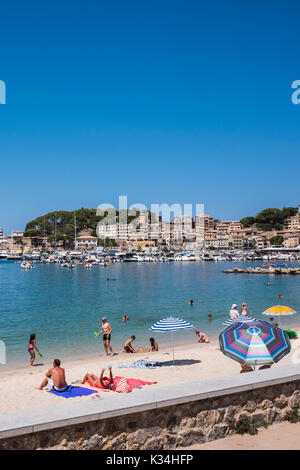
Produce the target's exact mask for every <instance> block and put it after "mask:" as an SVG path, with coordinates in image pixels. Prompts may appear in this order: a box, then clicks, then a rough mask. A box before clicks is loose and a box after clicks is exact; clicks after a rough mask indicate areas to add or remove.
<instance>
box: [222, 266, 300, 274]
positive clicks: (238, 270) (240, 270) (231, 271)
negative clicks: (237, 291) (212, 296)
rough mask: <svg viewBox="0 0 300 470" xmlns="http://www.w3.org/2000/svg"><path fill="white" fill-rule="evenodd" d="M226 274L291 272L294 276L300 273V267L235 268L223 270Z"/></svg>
mask: <svg viewBox="0 0 300 470" xmlns="http://www.w3.org/2000/svg"><path fill="white" fill-rule="evenodd" d="M222 272H223V273H226V274H242V273H246V274H276V275H281V274H290V275H293V276H297V275H300V268H271V267H270V268H258V267H257V268H234V269H226V270H223V271H222Z"/></svg>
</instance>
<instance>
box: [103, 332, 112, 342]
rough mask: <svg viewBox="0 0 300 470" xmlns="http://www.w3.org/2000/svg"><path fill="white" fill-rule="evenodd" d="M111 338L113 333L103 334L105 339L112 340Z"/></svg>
mask: <svg viewBox="0 0 300 470" xmlns="http://www.w3.org/2000/svg"><path fill="white" fill-rule="evenodd" d="M110 338H111V333H110V334H109V335H108V334H106V333H104V335H103V341H110Z"/></svg>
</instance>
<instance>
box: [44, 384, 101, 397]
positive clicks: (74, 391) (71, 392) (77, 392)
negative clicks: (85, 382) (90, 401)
mask: <svg viewBox="0 0 300 470" xmlns="http://www.w3.org/2000/svg"><path fill="white" fill-rule="evenodd" d="M48 392H49V393H53V394H54V395H58V396H59V397H64V398H74V397H83V396H86V395H91V394H92V393H97V392H96V390H90V389H89V388H85V387H74V386H73V385H69V387H68V389H67V390H66V391H65V392H57V391H56V390H48Z"/></svg>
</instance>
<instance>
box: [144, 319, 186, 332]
mask: <svg viewBox="0 0 300 470" xmlns="http://www.w3.org/2000/svg"><path fill="white" fill-rule="evenodd" d="M187 328H195V327H194V326H193V325H192V324H191V323H189V322H188V321H185V320H182V319H181V318H175V317H168V318H164V319H163V320H159V321H158V322H156V323H154V325H152V326H151V328H150V329H151V330H154V331H177V330H185V329H187Z"/></svg>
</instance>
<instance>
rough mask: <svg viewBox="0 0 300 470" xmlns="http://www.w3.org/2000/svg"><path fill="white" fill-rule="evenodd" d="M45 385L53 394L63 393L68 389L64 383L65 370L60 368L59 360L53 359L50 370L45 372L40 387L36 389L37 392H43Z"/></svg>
mask: <svg viewBox="0 0 300 470" xmlns="http://www.w3.org/2000/svg"><path fill="white" fill-rule="evenodd" d="M47 385H49V386H50V388H51V390H54V391H55V392H65V391H66V390H67V389H68V387H69V386H68V384H67V382H66V377H65V369H63V368H62V367H60V360H59V359H54V361H53V367H52V369H49V370H48V372H46V377H45V378H44V380H43V381H42V383H41V385H40V387H38V390H43V388H44V387H46V386H47Z"/></svg>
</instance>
